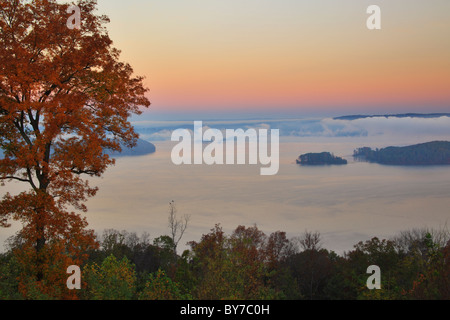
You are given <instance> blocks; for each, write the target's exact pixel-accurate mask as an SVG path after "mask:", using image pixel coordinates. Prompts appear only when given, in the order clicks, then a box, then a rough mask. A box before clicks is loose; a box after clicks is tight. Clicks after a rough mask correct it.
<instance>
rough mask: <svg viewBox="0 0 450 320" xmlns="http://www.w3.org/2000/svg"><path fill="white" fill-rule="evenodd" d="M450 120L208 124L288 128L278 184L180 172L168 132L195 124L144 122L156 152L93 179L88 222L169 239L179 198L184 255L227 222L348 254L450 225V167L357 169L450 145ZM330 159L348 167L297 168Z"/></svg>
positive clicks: (197, 169) (253, 172)
mask: <svg viewBox="0 0 450 320" xmlns="http://www.w3.org/2000/svg"><path fill="white" fill-rule="evenodd" d="M449 120H450V119H449V118H447V117H442V118H436V119H411V118H408V119H384V118H376V119H361V120H353V121H337V120H333V119H320V120H314V121H309V120H308V121H306V120H299V121H297V123H295V121H294V122H292V121H288V120H286V121H256V122H255V121H247V122H246V123H244V122H242V121H234V122H228V123H223V121H222V122H214V121H210V122H206V121H205V123H206V124H205V125H207V126H208V127H218V128H219V129H223V128H225V127H227V126H228V127H230V128H235V127H242V128H243V129H247V128H249V127H255V128H272V129H277V128H279V129H280V130H281V132H282V133H283V134H282V137H281V140H280V169H279V172H278V174H277V175H274V176H261V175H260V168H261V165H259V164H258V165H252V166H250V165H214V166H207V165H195V166H194V165H190V166H189V165H182V166H176V165H174V164H173V163H172V161H171V157H170V155H171V150H172V147H173V146H174V145H175V144H176V143H175V142H171V141H168V140H167V138H168V137H169V138H170V136H168V133H170V132H171V130H173V128H174V127H177V128H181V127H183V126H185V125H188V124H189V122H177V123H170V122H169V121H167V122H164V123H158V124H157V123H156V122H155V123H153V124H152V123H150V122H148V123H147V122H139V123H136V128H137V129H138V131H139V132H140V133H141V138H143V139H147V140H149V141H151V142H153V143H154V144H155V145H156V153H154V154H150V155H145V156H139V157H121V158H118V159H117V163H116V165H115V166H114V167H111V168H110V169H109V170H108V171H107V172H106V174H105V175H104V176H103V177H102V178H99V179H93V180H92V181H91V183H92V184H93V185H97V186H98V187H99V188H100V190H99V192H98V194H97V196H96V197H94V198H92V199H90V200H89V201H88V203H87V205H88V209H89V211H88V213H87V214H86V216H87V219H88V222H89V226H90V228H93V229H95V230H96V231H97V232H98V233H99V234H101V233H102V231H103V230H104V229H110V228H114V229H118V230H127V231H129V232H137V233H138V234H140V233H142V232H144V231H145V232H148V233H149V234H150V236H151V238H156V237H158V236H160V235H164V234H167V233H168V228H167V215H168V209H169V202H170V201H171V200H174V201H175V203H176V206H177V209H178V214H179V215H180V216H181V215H184V214H189V215H190V216H191V219H190V222H189V226H188V229H187V231H186V234H185V236H184V238H183V240H182V241H181V242H182V243H180V249H184V248H186V247H185V246H183V245H184V244H185V242H187V241H192V240H195V241H198V240H199V239H200V237H201V235H202V234H205V233H208V232H209V230H210V229H211V228H213V227H214V225H215V224H218V223H220V224H221V225H222V227H223V228H224V230H225V231H226V232H231V231H232V230H234V229H235V228H236V227H237V226H239V225H245V226H251V225H253V224H256V225H257V226H258V228H260V229H261V230H263V231H264V232H265V233H266V234H270V233H271V232H274V231H278V230H280V231H286V232H287V233H288V236H289V237H294V236H299V235H300V234H301V233H303V232H304V231H305V230H309V231H319V232H320V233H321V234H322V236H323V240H324V242H323V246H324V247H325V248H327V249H330V250H335V251H336V252H337V253H339V254H341V253H343V252H344V251H348V250H351V249H352V247H353V245H354V244H356V243H357V242H358V241H365V240H368V239H370V238H371V237H374V236H378V237H380V238H387V237H391V236H394V235H395V234H396V233H398V232H399V231H403V230H406V229H412V228H420V227H431V228H440V227H443V226H444V225H446V223H447V221H448V219H449V217H450V214H449V213H450V166H429V167H425V166H412V167H405V166H384V165H379V164H374V163H366V162H355V161H354V160H353V157H352V153H353V150H354V149H356V148H358V147H363V146H369V147H374V148H376V147H385V146H390V145H398V146H402V145H408V144H415V143H421V142H427V141H433V140H450V121H449ZM302 121H303V122H302ZM191 126H192V122H191ZM221 126H222V127H221ZM292 128H297V130H291V129H292ZM156 136H159V137H160V139H155V137H156ZM152 137H153V139H151V138H152ZM158 140H159V141H158ZM322 151H329V152H332V153H334V154H335V155H337V156H340V157H344V158H345V159H347V160H348V161H349V163H348V165H344V166H308V167H306V166H299V165H297V164H296V163H295V160H296V158H297V157H298V156H299V155H300V154H303V153H308V152H322ZM19 188H20V184H18V183H9V184H7V185H6V186H5V187H2V189H0V190H1V192H2V194H4V193H6V192H8V191H9V192H11V193H15V192H17V191H18V190H19ZM17 228H18V225H17V224H14V226H13V227H12V228H10V229H0V241H1V242H2V243H3V241H4V240H5V239H6V238H7V237H9V236H10V235H12V234H14V232H15V231H16V230H17ZM182 244H183V245H182Z"/></svg>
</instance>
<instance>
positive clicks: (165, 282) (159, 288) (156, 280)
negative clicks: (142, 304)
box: [139, 270, 191, 300]
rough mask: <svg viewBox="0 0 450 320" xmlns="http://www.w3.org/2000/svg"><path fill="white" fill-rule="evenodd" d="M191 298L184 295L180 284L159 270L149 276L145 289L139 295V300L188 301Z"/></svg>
mask: <svg viewBox="0 0 450 320" xmlns="http://www.w3.org/2000/svg"><path fill="white" fill-rule="evenodd" d="M190 298H191V297H190V296H189V295H184V294H182V291H181V289H180V286H179V284H178V283H176V282H174V281H172V279H171V278H169V277H168V276H167V275H166V273H165V272H164V271H162V270H158V271H157V272H156V273H152V274H150V276H149V279H148V281H147V283H146V284H145V288H144V289H143V290H142V291H141V292H140V293H139V300H187V299H190Z"/></svg>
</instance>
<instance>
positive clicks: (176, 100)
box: [98, 0, 450, 115]
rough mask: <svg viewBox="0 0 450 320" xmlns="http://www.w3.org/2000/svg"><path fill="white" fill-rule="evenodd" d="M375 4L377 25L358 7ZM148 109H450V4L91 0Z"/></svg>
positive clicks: (441, 0)
mask: <svg viewBox="0 0 450 320" xmlns="http://www.w3.org/2000/svg"><path fill="white" fill-rule="evenodd" d="M371 4H377V5H378V6H379V7H380V8H381V30H369V29H368V28H367V26H366V21H367V19H368V18H369V16H370V14H368V13H367V12H366V10H367V7H368V6H369V5H371ZM98 8H99V11H98V13H99V14H106V15H107V16H109V17H110V19H111V23H110V24H109V25H108V27H107V28H108V30H109V34H110V36H111V38H112V40H113V41H114V45H115V47H117V48H118V49H121V50H122V56H121V59H122V60H123V61H126V62H128V63H130V64H131V66H132V67H133V68H134V70H135V73H136V74H137V75H140V76H145V77H146V80H145V84H146V86H147V87H148V88H149V89H150V92H149V95H148V96H149V99H150V100H151V102H152V106H151V111H150V112H152V113H154V114H157V113H161V112H163V113H175V114H180V113H200V114H202V113H221V112H222V113H224V112H230V111H231V112H249V113H253V114H264V113H266V114H272V115H273V114H277V113H280V112H283V113H285V114H289V113H299V114H302V113H306V114H311V113H313V114H332V115H340V114H347V113H363V114H366V113H371V114H373V113H389V112H423V113H426V112H442V111H450V90H449V89H450V41H449V40H448V39H450V19H448V14H449V13H450V1H448V0H433V1H423V0H420V1H418V0H396V1H387V0H386V1H383V0H377V1H361V0H340V1H336V0H314V1H313V0H308V1H306V0H303V1H302V0H277V1H275V0H245V1H243V0H227V1H224V0H190V1H186V0H171V1H162V0H128V1H122V0H98Z"/></svg>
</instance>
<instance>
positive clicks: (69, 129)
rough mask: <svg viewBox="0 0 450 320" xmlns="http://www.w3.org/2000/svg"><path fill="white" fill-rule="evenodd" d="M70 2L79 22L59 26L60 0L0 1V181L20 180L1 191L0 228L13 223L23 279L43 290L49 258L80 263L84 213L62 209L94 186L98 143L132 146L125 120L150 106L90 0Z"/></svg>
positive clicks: (100, 158)
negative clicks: (16, 187)
mask: <svg viewBox="0 0 450 320" xmlns="http://www.w3.org/2000/svg"><path fill="white" fill-rule="evenodd" d="M77 5H78V7H79V8H80V11H81V18H82V20H81V28H80V29H76V28H75V29H69V28H68V27H67V19H68V18H69V16H70V15H69V14H67V9H68V6H69V4H59V3H57V2H56V1H55V0H33V1H24V0H5V1H1V3H0V30H1V32H0V59H1V61H2V63H1V64H0V148H1V149H2V151H3V159H0V181H1V182H2V184H4V183H5V182H10V181H19V182H23V183H25V184H27V185H28V187H29V190H28V191H24V192H21V193H19V194H16V195H11V194H9V193H6V195H4V197H3V199H2V201H1V202H0V226H1V227H8V226H9V223H8V222H9V220H10V219H15V220H20V221H22V223H23V225H24V227H23V229H22V231H21V235H22V237H23V238H24V239H25V244H24V246H23V247H22V248H21V250H20V251H19V252H18V255H19V257H18V259H19V261H20V262H21V263H22V264H24V265H27V266H30V268H29V270H27V277H28V279H32V278H34V280H35V281H37V282H38V283H39V284H40V285H44V283H47V285H46V287H47V288H50V287H53V286H54V283H49V282H48V281H47V280H49V272H50V271H49V267H48V266H49V265H52V263H54V262H55V261H59V262H61V265H60V266H59V267H58V270H60V269H64V266H66V265H67V264H81V263H82V261H83V260H84V259H85V258H86V257H85V256H84V255H83V252H85V251H86V249H88V248H92V247H95V245H96V243H95V241H94V236H93V232H92V231H89V230H86V227H87V222H86V220H85V219H84V218H83V217H82V216H81V215H79V214H76V213H74V212H69V211H68V207H69V206H72V207H73V208H75V209H76V210H78V211H81V212H86V211H87V208H86V206H85V204H84V202H85V201H86V200H87V199H88V198H89V197H92V196H94V195H95V194H96V192H97V188H96V187H91V186H90V185H89V183H88V181H87V180H84V178H83V177H85V176H87V177H94V176H101V175H102V174H103V173H104V171H105V170H106V168H107V167H108V166H110V165H112V164H114V159H111V158H110V157H109V156H108V154H107V153H106V152H105V151H106V149H109V150H112V151H120V150H121V143H122V144H124V145H125V146H127V147H132V146H134V145H135V144H136V141H137V137H138V136H137V134H136V133H135V132H134V130H133V127H132V126H131V124H130V122H129V120H128V118H129V116H130V115H131V114H133V113H134V114H140V113H141V111H140V109H139V107H141V106H142V107H148V106H149V105H150V102H149V101H148V99H147V98H146V97H145V93H146V92H147V89H146V88H144V86H143V78H142V77H133V69H132V68H131V67H130V65H128V64H126V63H123V62H120V61H119V55H120V51H119V50H117V49H115V48H114V47H113V46H112V41H111V39H110V38H109V36H108V33H107V31H106V29H105V26H104V25H105V24H106V23H107V22H108V21H109V19H108V18H107V17H106V16H99V15H96V14H95V10H96V5H97V4H96V0H80V1H79V2H78V3H77ZM60 258H63V259H60ZM62 272H65V270H63V271H62ZM56 280H58V281H59V280H61V279H53V280H52V281H56ZM44 286H45V285H44Z"/></svg>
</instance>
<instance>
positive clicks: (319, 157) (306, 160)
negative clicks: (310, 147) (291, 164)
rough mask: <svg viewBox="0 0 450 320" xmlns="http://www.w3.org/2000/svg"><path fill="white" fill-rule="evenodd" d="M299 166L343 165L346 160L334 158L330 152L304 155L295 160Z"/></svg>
mask: <svg viewBox="0 0 450 320" xmlns="http://www.w3.org/2000/svg"><path fill="white" fill-rule="evenodd" d="M297 164H300V165H343V164H347V160H345V159H342V158H339V157H336V156H335V155H333V154H331V153H330V152H321V153H306V154H302V155H301V156H300V157H298V159H297Z"/></svg>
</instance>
